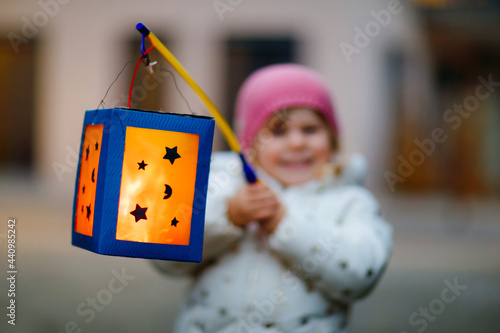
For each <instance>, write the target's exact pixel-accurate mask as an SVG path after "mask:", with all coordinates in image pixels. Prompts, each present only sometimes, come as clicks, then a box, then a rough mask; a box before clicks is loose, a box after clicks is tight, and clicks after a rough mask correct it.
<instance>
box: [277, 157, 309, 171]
mask: <svg viewBox="0 0 500 333" xmlns="http://www.w3.org/2000/svg"><path fill="white" fill-rule="evenodd" d="M313 162H314V160H313V159H312V158H308V159H301V160H292V161H281V163H280V165H281V166H282V167H284V168H287V169H302V168H308V167H310V166H311V165H313Z"/></svg>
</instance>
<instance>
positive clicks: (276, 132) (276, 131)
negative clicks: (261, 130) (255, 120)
mask: <svg viewBox="0 0 500 333" xmlns="http://www.w3.org/2000/svg"><path fill="white" fill-rule="evenodd" d="M271 133H273V135H276V136H281V135H284V134H285V127H284V126H276V127H273V128H272V129H271Z"/></svg>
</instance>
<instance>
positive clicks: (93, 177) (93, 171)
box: [92, 168, 95, 183]
mask: <svg viewBox="0 0 500 333" xmlns="http://www.w3.org/2000/svg"><path fill="white" fill-rule="evenodd" d="M92 183H95V168H94V170H92Z"/></svg>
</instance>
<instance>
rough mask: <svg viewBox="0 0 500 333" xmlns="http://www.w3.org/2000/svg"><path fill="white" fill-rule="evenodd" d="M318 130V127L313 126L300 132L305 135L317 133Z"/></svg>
mask: <svg viewBox="0 0 500 333" xmlns="http://www.w3.org/2000/svg"><path fill="white" fill-rule="evenodd" d="M318 130H319V127H318V126H315V125H311V126H306V127H304V128H303V129H302V131H303V132H304V133H305V134H314V133H316V132H317V131H318Z"/></svg>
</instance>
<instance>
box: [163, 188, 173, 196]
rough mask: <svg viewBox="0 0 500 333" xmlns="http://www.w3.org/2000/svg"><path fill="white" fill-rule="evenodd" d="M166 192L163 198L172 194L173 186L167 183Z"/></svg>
mask: <svg viewBox="0 0 500 333" xmlns="http://www.w3.org/2000/svg"><path fill="white" fill-rule="evenodd" d="M164 193H165V196H164V197H163V199H168V198H170V196H171V195H172V188H171V187H170V186H169V185H167V184H165V192H164Z"/></svg>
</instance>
